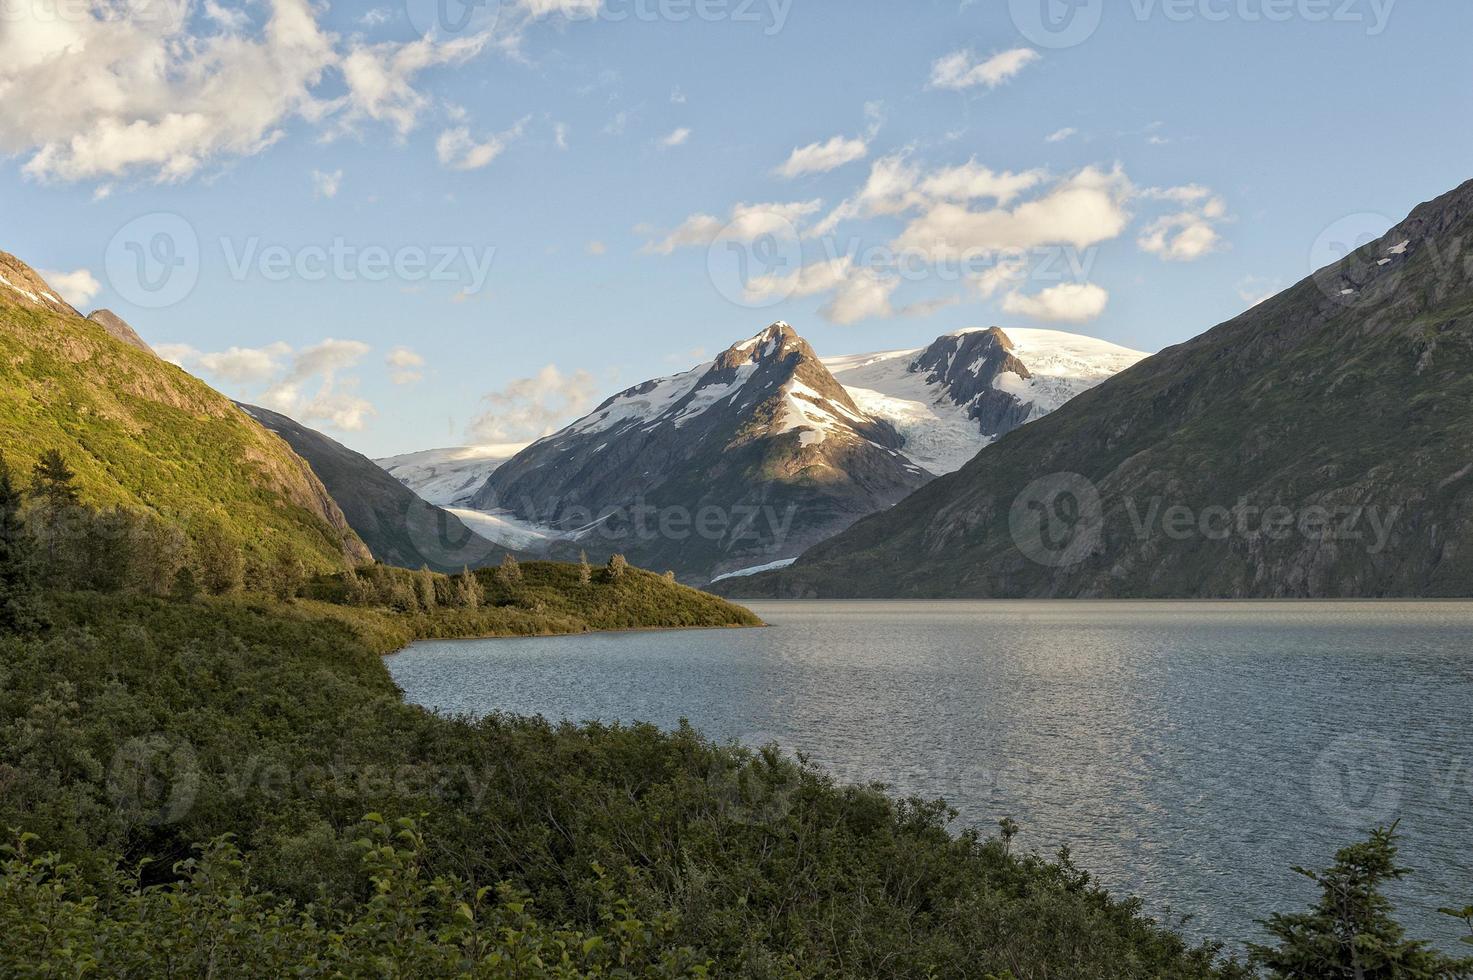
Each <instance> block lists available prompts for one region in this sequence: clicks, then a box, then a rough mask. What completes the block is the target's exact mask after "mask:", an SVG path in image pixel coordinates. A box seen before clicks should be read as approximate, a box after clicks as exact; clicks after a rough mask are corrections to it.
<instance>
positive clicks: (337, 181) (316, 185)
mask: <svg viewBox="0 0 1473 980" xmlns="http://www.w3.org/2000/svg"><path fill="white" fill-rule="evenodd" d="M342 186H343V172H342V171H341V170H334V171H333V172H332V173H326V172H324V171H321V170H314V171H312V195H313V196H314V197H337V196H338V189H339V188H341V187H342Z"/></svg>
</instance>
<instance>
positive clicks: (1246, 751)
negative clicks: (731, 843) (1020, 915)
mask: <svg viewBox="0 0 1473 980" xmlns="http://www.w3.org/2000/svg"><path fill="white" fill-rule="evenodd" d="M752 608H753V610H754V611H756V612H757V613H758V615H760V616H762V617H763V619H764V620H766V621H767V622H768V623H770V624H771V628H770V629H764V630H723V631H712V632H672V633H624V634H604V635H593V636H577V637H565V638H539V639H527V640H487V641H456V642H426V643H419V644H416V645H415V646H413V647H411V648H410V649H408V650H406V651H404V652H402V653H400V654H398V655H396V656H393V657H390V658H389V659H388V661H387V662H388V665H389V669H390V671H391V673H392V674H393V676H394V679H395V680H396V681H397V682H398V684H399V686H400V687H402V688H403V689H404V691H405V692H406V694H407V696H408V697H409V699H410V700H411V701H413V702H415V703H418V704H421V705H425V706H426V707H429V708H433V709H437V710H441V711H445V712H466V713H473V714H484V713H488V712H493V711H504V712H508V713H513V714H527V715H537V714H540V715H544V716H546V717H548V718H551V719H554V720H557V719H563V718H569V719H574V720H591V719H598V720H602V721H608V722H612V721H616V720H617V721H650V722H655V723H657V724H659V725H661V726H662V727H666V728H671V727H674V726H675V725H676V724H677V723H678V721H679V720H680V719H681V718H687V719H689V720H690V721H691V723H692V724H694V725H695V726H696V727H697V728H699V729H700V730H702V731H703V732H705V733H706V734H707V735H709V736H711V737H712V738H715V739H718V740H731V739H736V740H740V741H741V742H743V743H747V744H750V745H761V744H765V743H769V742H776V743H777V744H779V745H781V746H782V747H783V748H784V749H785V750H788V751H791V752H803V753H806V754H807V755H808V756H809V757H810V758H811V759H812V760H813V761H814V762H815V763H817V764H819V765H821V766H823V767H824V768H826V769H827V770H829V771H830V772H832V773H834V774H835V775H836V776H838V777H839V778H840V779H842V780H845V781H848V782H870V781H881V782H884V783H887V784H888V785H889V786H890V787H892V788H893V791H894V792H896V793H900V794H918V795H921V796H926V797H937V796H940V797H944V798H946V799H947V800H948V801H949V802H950V803H951V804H952V805H953V806H954V807H955V808H956V809H957V810H958V811H959V812H960V814H961V816H960V818H959V819H960V821H961V822H962V823H963V824H966V825H972V826H977V827H981V828H984V829H986V830H988V831H989V832H990V831H992V830H994V829H995V827H996V823H997V821H998V820H999V819H1001V818H1003V817H1011V818H1013V819H1014V820H1016V821H1018V822H1019V823H1020V824H1022V826H1023V833H1022V835H1021V837H1020V840H1021V842H1022V843H1023V845H1024V846H1026V847H1031V848H1035V849H1038V850H1040V851H1044V852H1052V851H1054V850H1055V849H1057V847H1058V846H1059V845H1061V844H1068V845H1069V846H1070V848H1071V849H1072V851H1073V853H1074V856H1075V859H1076V861H1077V862H1078V863H1079V864H1080V865H1081V866H1082V867H1084V868H1086V869H1089V870H1091V871H1092V872H1094V873H1095V874H1096V875H1097V877H1098V878H1099V879H1100V880H1102V881H1103V882H1104V883H1105V884H1107V885H1108V886H1109V887H1110V888H1111V889H1112V890H1114V891H1117V892H1119V893H1130V894H1135V895H1139V896H1141V897H1142V898H1143V899H1144V900H1145V901H1146V903H1147V906H1148V907H1149V909H1150V910H1151V911H1152V912H1153V913H1155V914H1156V915H1158V916H1159V917H1162V918H1174V917H1180V916H1190V917H1191V918H1190V920H1188V921H1187V923H1186V924H1185V927H1184V928H1185V930H1186V931H1187V932H1188V933H1190V934H1192V935H1193V936H1196V937H1199V938H1205V937H1215V938H1218V939H1221V940H1223V941H1225V942H1227V943H1228V944H1229V945H1230V946H1232V947H1234V948H1237V947H1239V946H1241V944H1242V943H1244V942H1246V941H1249V940H1251V939H1256V938H1261V935H1260V931H1259V929H1258V927H1257V926H1256V925H1255V921H1256V920H1257V919H1259V918H1261V917H1263V916H1264V915H1266V914H1267V913H1268V912H1270V911H1272V910H1275V909H1277V910H1297V909H1299V908H1301V907H1304V906H1306V905H1307V904H1308V903H1309V902H1310V901H1311V900H1312V899H1313V897H1314V896H1315V894H1316V892H1315V889H1314V887H1313V886H1312V885H1311V884H1310V883H1309V882H1307V881H1304V880H1302V879H1300V878H1299V877H1298V876H1297V875H1295V874H1294V873H1293V872H1292V871H1290V867H1291V866H1292V865H1296V864H1297V865H1305V866H1308V867H1311V868H1321V867H1325V866H1327V865H1328V864H1329V863H1330V860H1331V857H1332V854H1333V852H1334V850H1335V849H1336V848H1337V847H1340V846H1343V845H1344V844H1346V843H1349V842H1351V841H1352V840H1354V839H1356V838H1357V837H1358V836H1360V835H1362V834H1363V832H1364V831H1365V830H1366V829H1368V828H1369V827H1371V826H1373V825H1376V824H1379V823H1389V822H1390V821H1393V820H1400V822H1401V823H1400V832H1401V834H1402V835H1403V842H1402V844H1403V846H1402V852H1401V857H1402V859H1403V863H1404V864H1406V865H1408V866H1410V867H1412V868H1415V869H1416V870H1417V873H1416V875H1415V876H1413V877H1412V878H1411V879H1409V880H1408V881H1407V882H1405V883H1403V884H1402V885H1401V886H1399V887H1398V888H1397V889H1396V890H1395V891H1394V892H1393V894H1394V896H1395V898H1396V900H1397V903H1398V909H1399V911H1400V914H1401V918H1402V921H1403V922H1404V923H1405V924H1406V925H1407V926H1408V927H1409V928H1410V929H1411V930H1412V931H1413V934H1414V935H1417V936H1421V937H1426V938H1434V939H1436V940H1438V941H1439V943H1440V944H1444V945H1447V946H1448V947H1449V948H1453V947H1454V946H1455V940H1456V938H1457V936H1458V935H1459V930H1458V924H1457V923H1456V922H1454V921H1452V920H1451V919H1446V918H1445V917H1442V916H1439V915H1437V913H1436V909H1437V908H1438V907H1439V906H1445V905H1454V904H1455V905H1458V906H1460V907H1461V906H1463V905H1467V904H1470V903H1473V857H1470V855H1473V850H1470V848H1473V603H1134V602H1112V603H1086V602H936V603H931V602H915V603H911V602H846V603H765V604H763V603H759V604H754V605H753V606H752Z"/></svg>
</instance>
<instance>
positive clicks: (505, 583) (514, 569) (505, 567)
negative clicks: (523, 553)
mask: <svg viewBox="0 0 1473 980" xmlns="http://www.w3.org/2000/svg"><path fill="white" fill-rule="evenodd" d="M496 582H497V584H498V585H500V586H501V587H502V588H505V589H509V588H512V587H513V586H516V585H521V584H522V566H521V565H518V564H517V560H516V557H515V556H513V555H507V556H506V557H505V558H503V559H501V567H500V568H498V569H497V570H496Z"/></svg>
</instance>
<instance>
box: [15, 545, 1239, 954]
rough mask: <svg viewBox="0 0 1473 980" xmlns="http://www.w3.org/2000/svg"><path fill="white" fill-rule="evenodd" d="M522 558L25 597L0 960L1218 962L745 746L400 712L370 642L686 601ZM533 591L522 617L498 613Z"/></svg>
mask: <svg viewBox="0 0 1473 980" xmlns="http://www.w3.org/2000/svg"><path fill="white" fill-rule="evenodd" d="M390 574H392V575H394V576H395V577H397V576H398V575H400V574H402V575H404V576H412V575H414V574H416V573H409V572H402V571H401V572H395V573H390ZM523 574H524V581H523V583H522V585H521V586H520V590H521V591H520V593H519V594H518V595H516V596H513V595H511V594H509V593H506V592H504V591H501V590H500V589H499V587H497V586H496V585H495V584H494V583H490V584H488V585H487V594H488V601H489V602H490V603H493V605H489V606H488V607H486V608H485V609H481V610H468V609H465V610H457V609H443V608H442V609H439V610H438V611H437V612H436V613H435V614H434V615H431V614H428V613H423V612H418V613H413V614H403V615H394V614H391V613H389V612H386V611H385V610H384V609H382V608H368V607H353V606H347V605H340V604H332V603H326V602H322V601H315V600H305V601H297V602H294V603H289V604H279V603H275V602H272V601H270V600H267V599H255V598H252V599H242V598H232V597H223V598H222V597H209V596H201V597H200V598H198V599H196V600H195V601H193V602H188V603H185V602H174V601H168V600H164V599H156V598H148V597H138V596H128V595H111V596H110V595H100V594H95V593H94V594H88V595H78V596H75V597H68V596H65V595H58V596H56V597H54V606H55V608H54V610H53V618H54V620H55V625H54V626H53V628H52V630H51V631H50V632H49V633H48V634H43V635H36V636H31V637H20V636H14V635H11V636H4V637H0V781H3V782H4V785H5V787H6V791H5V792H4V793H3V794H0V827H13V828H16V829H17V831H18V832H19V833H20V834H34V835H37V837H38V838H39V840H32V839H30V838H25V840H26V841H27V842H28V843H26V844H24V848H25V851H24V853H19V852H16V853H13V854H12V855H11V861H10V863H8V864H6V866H5V868H4V872H3V875H4V878H3V881H0V890H3V891H4V894H5V895H7V896H10V898H8V899H7V900H6V901H3V902H0V906H5V907H6V908H19V909H21V911H19V912H10V911H3V912H0V915H13V916H14V921H15V922H16V923H17V924H18V925H17V928H19V929H21V931H20V932H17V933H16V934H15V938H14V940H13V941H9V945H8V946H7V948H10V949H14V950H17V951H18V952H15V953H14V954H9V953H7V954H5V955H13V956H14V957H15V958H16V959H15V962H39V961H37V960H35V959H31V960H23V959H22V957H25V956H37V955H42V956H44V955H50V953H51V951H52V950H56V951H58V952H56V955H57V956H71V955H75V956H77V957H79V958H83V959H85V958H87V957H91V958H93V959H95V960H96V961H97V962H98V963H99V964H100V966H99V969H101V970H102V971H103V972H107V973H122V974H127V973H129V972H130V971H131V972H133V973H135V974H137V973H150V972H157V967H158V964H160V963H166V962H167V963H173V964H178V966H177V969H175V972H184V973H199V972H204V971H203V970H201V969H200V968H199V965H200V964H201V963H204V962H207V960H206V959H203V957H207V956H208V955H214V956H217V957H221V959H219V960H218V961H217V962H218V963H219V964H220V966H219V967H218V968H217V972H227V973H231V972H233V973H237V974H239V973H255V972H262V973H284V972H294V971H295V972H302V973H325V972H332V971H338V972H341V973H344V974H347V975H362V974H364V973H374V974H376V975H394V974H396V973H397V974H399V975H406V974H409V973H413V974H415V975H418V974H420V973H424V974H427V975H446V974H449V973H454V972H456V971H461V970H465V971H467V972H474V971H472V969H471V968H470V967H469V966H467V964H468V963H470V962H472V961H474V962H475V963H476V964H479V965H477V966H475V968H474V970H475V971H480V972H482V973H483V974H489V975H495V976H515V975H518V972H517V971H518V970H520V971H521V973H520V975H525V976H543V975H554V976H555V975H560V974H558V973H557V972H555V971H556V970H558V969H566V970H569V971H577V970H582V971H584V972H583V974H579V973H577V972H568V973H565V974H562V975H588V974H593V975H600V974H598V972H597V971H599V970H604V971H605V974H606V975H614V976H620V975H623V976H633V975H638V976H645V975H661V974H660V973H659V972H658V971H660V970H665V971H666V975H690V974H693V973H694V974H697V975H698V974H699V971H700V969H701V968H702V966H703V965H704V964H705V963H706V961H707V960H709V961H711V962H712V964H713V965H712V967H711V972H712V973H713V974H715V975H742V976H753V977H789V976H886V977H927V976H960V975H972V976H985V975H987V974H988V973H993V974H997V975H999V976H1002V975H1006V974H1007V973H1009V972H1011V973H1012V974H1013V975H1014V976H1017V977H1029V976H1049V977H1061V978H1071V977H1073V978H1091V980H1093V978H1098V977H1104V978H1112V977H1120V978H1127V977H1129V978H1132V980H1133V978H1137V977H1171V978H1191V977H1218V976H1239V975H1241V970H1240V969H1239V968H1236V967H1232V966H1224V965H1221V964H1218V963H1215V962H1214V960H1215V951H1214V949H1212V948H1210V947H1209V948H1202V949H1194V948H1191V947H1189V946H1188V944H1186V943H1185V942H1184V941H1183V940H1182V939H1180V938H1179V937H1177V936H1176V935H1174V934H1172V933H1171V932H1169V931H1167V930H1164V929H1162V928H1159V927H1158V926H1156V925H1155V924H1153V923H1152V922H1150V921H1149V920H1148V919H1146V918H1145V917H1144V916H1143V915H1142V914H1141V912H1140V909H1139V906H1138V905H1137V904H1135V903H1133V902H1119V901H1115V900H1113V899H1111V898H1110V897H1109V896H1108V895H1107V894H1106V893H1105V892H1104V891H1102V890H1101V889H1100V888H1099V887H1097V886H1096V885H1095V884H1094V882H1093V881H1092V880H1091V879H1090V878H1089V876H1088V875H1086V874H1084V873H1082V872H1080V871H1078V870H1077V869H1076V868H1074V867H1073V865H1072V864H1071V863H1070V862H1069V861H1068V860H1067V857H1063V858H1061V859H1060V860H1057V861H1048V860H1044V859H1043V858H1040V857H1038V856H1034V855H1029V856H1025V857H1022V858H1019V857H1016V856H1013V855H1011V854H1010V853H1009V851H1008V848H1007V847H1006V845H1005V844H1004V843H1003V842H1001V841H993V840H986V839H983V838H982V837H981V836H980V835H978V834H977V833H975V832H963V833H960V834H954V833H952V832H950V827H949V823H950V820H951V819H952V818H953V816H954V815H953V813H952V812H951V811H949V810H948V809H947V808H946V807H945V806H944V805H942V804H939V803H931V802H923V801H920V800H893V799H890V798H888V797H887V796H886V795H885V794H884V793H883V792H882V791H881V790H880V789H879V788H877V787H845V786H839V785H836V784H835V783H834V782H833V781H832V780H831V779H830V778H829V777H827V776H826V775H824V774H823V773H821V772H819V771H817V770H815V769H814V768H812V767H810V766H808V765H807V764H805V763H803V762H802V761H799V760H792V759H789V758H787V757H785V756H783V755H782V754H780V753H779V752H778V751H777V750H776V749H766V750H763V751H758V752H754V751H751V750H747V749H744V748H740V747H735V746H716V745H712V744H710V743H709V742H706V741H704V740H703V739H701V738H700V737H699V736H698V735H697V734H696V733H695V732H694V731H692V730H690V729H689V728H685V727H683V728H681V729H679V730H677V731H675V732H661V731H659V730H657V729H655V728H653V727H651V726H645V725H637V726H633V727H621V726H603V725H584V726H574V725H570V724H562V725H552V724H550V723H548V722H546V721H543V720H540V719H525V718H509V717H503V716H498V715H493V716H491V717H486V718H481V719H469V718H447V717H439V716H435V715H431V714H429V713H426V712H424V711H422V710H420V709H417V708H414V707H411V706H409V705H407V704H405V703H404V702H403V701H402V699H401V698H400V697H399V694H398V692H397V691H396V690H395V688H394V685H393V683H392V682H391V680H390V678H389V676H388V673H387V671H386V670H385V668H384V666H383V664H382V661H381V659H380V657H381V655H382V654H385V653H388V652H391V651H392V650H394V649H396V648H398V647H399V646H400V645H402V644H403V643H404V642H406V641H407V640H409V639H412V638H413V637H415V636H418V635H424V631H426V630H429V629H431V628H433V629H436V630H441V631H444V632H446V633H448V632H449V631H450V630H451V629H452V628H454V627H455V626H456V625H457V624H461V622H462V621H461V620H460V617H467V618H466V619H465V621H464V622H465V623H473V624H474V627H475V629H477V630H479V629H481V628H483V627H484V626H485V622H484V621H482V620H480V619H479V618H477V617H480V616H482V615H484V614H494V615H496V616H505V617H516V618H515V620H511V622H513V623H514V624H515V625H519V626H524V627H525V628H526V629H528V630H529V631H535V630H539V629H544V630H545V629H551V628H554V627H555V621H553V620H550V619H549V618H547V617H554V616H558V617H560V616H564V615H567V614H568V613H569V612H571V611H575V610H578V611H581V612H582V613H583V614H585V616H587V617H588V618H583V619H580V620H579V621H578V622H579V624H580V625H590V626H591V625H593V624H596V623H601V622H602V623H607V622H608V621H609V620H617V619H618V618H620V617H621V616H624V615H628V612H627V611H623V612H621V611H620V607H621V604H623V603H628V604H629V605H630V606H632V608H634V609H636V610H637V609H639V608H640V604H641V603H644V602H648V603H655V602H667V603H668V602H669V601H670V600H671V598H672V596H674V597H679V596H681V595H683V594H684V593H688V592H690V590H683V591H682V590H680V587H679V586H673V585H671V584H669V583H667V582H665V581H664V580H663V579H662V578H660V577H659V576H657V575H652V574H649V573H646V572H640V571H636V570H633V569H631V570H630V571H629V572H628V573H626V575H625V576H624V578H623V579H622V580H621V581H619V582H617V583H615V582H612V581H610V580H608V579H607V578H606V577H604V576H603V575H602V574H600V576H599V578H598V580H597V581H595V582H594V583H593V584H592V586H591V587H589V586H582V585H580V584H579V583H578V575H579V573H578V569H577V568H576V566H547V565H541V564H528V565H525V566H524V567H523ZM485 577H487V578H490V577H492V573H491V572H490V571H488V572H487V573H486V576H485ZM342 588H344V589H346V588H347V586H346V584H344V585H342ZM560 592H563V593H567V594H568V595H569V597H566V598H562V599H557V598H556V596H557V594H558V593H560ZM539 595H540V596H545V597H547V598H546V599H545V600H544V601H546V602H547V603H548V606H549V613H548V614H547V617H542V618H539V617H538V616H536V615H535V614H533V613H531V612H530V611H529V610H528V608H527V607H526V605H525V603H526V602H527V601H528V600H529V599H530V598H531V597H532V596H539ZM692 595H699V593H692ZM642 597H646V598H642ZM662 597H663V598H662ZM509 601H510V602H514V603H521V604H522V605H514V606H504V605H495V604H497V603H505V602H509ZM693 601H694V600H693ZM713 601H714V600H713ZM365 813H379V814H385V815H387V816H388V817H389V818H390V819H389V820H388V821H387V822H385V823H384V824H382V825H380V826H382V827H383V828H387V830H386V833H387V838H388V839H385V838H384V836H383V834H378V833H375V832H372V831H371V832H369V833H367V834H365V833H364V831H363V829H362V827H361V823H360V822H361V819H362V815H363V814H365ZM399 816H407V817H412V818H413V819H414V821H415V823H414V825H413V826H412V827H410V826H408V825H400V824H398V823H396V822H394V819H392V818H396V817H399ZM231 835H233V836H231ZM406 835H407V836H406ZM222 838H225V839H226V840H225V841H224V842H223V843H222V841H221V839H222ZM365 839H366V840H368V841H369V843H370V845H371V846H370V847H369V848H367V849H365V848H364V846H363V844H362V841H363V840H365ZM202 841H215V842H216V843H215V844H212V845H209V846H207V847H206V848H205V850H204V852H203V853H202V854H199V853H198V852H197V851H196V850H195V847H194V845H195V844H196V843H197V842H202ZM385 848H388V850H387V851H386V850H385ZM232 849H233V850H232ZM365 854H367V855H369V862H368V863H365ZM36 855H41V856H40V857H37V856H36ZM48 855H54V856H48ZM192 855H198V856H194V857H192ZM191 859H192V860H194V861H195V862H196V863H195V864H188V863H184V864H181V863H180V862H188V861H190V860H191ZM37 861H40V862H41V864H40V865H37V864H36V862H37ZM63 868H64V869H65V870H63ZM120 868H122V869H129V870H128V871H126V872H124V873H123V874H122V875H120V872H119V869H120ZM124 878H126V880H124ZM503 885H505V887H502V886H503ZM139 886H141V887H139ZM488 887H490V888H492V889H493V891H492V892H486V891H483V890H484V889H486V888H488ZM497 889H499V890H497ZM462 905H463V906H466V907H468V908H469V910H470V913H471V916H470V918H471V919H472V920H474V923H475V925H474V926H472V925H470V924H469V923H468V921H467V920H466V916H465V915H464V914H463V913H464V911H465V910H464V909H462V908H461V906H462ZM43 921H45V922H51V923H53V924H54V928H55V930H56V931H55V932H52V933H46V934H45V935H40V934H38V929H37V927H36V925H35V924H36V923H38V922H43ZM27 922H29V923H31V925H30V926H28V927H27V926H24V925H23V924H24V923H27ZM67 923H70V925H67ZM8 924H9V923H8V922H7V923H5V924H3V925H8ZM91 936H101V937H103V939H104V940H105V941H106V947H107V948H106V949H103V948H101V945H102V941H101V940H99V941H96V942H94V941H90V940H89V939H88V937H91ZM68 937H70V938H68ZM524 937H525V938H524ZM47 944H51V945H49V946H48V945H47ZM147 949H157V950H159V951H160V952H159V953H158V954H157V955H158V956H166V955H167V956H169V957H172V959H169V960H167V961H165V960H162V959H158V960H155V961H154V962H153V963H152V964H150V963H145V962H144V961H143V960H142V957H143V956H144V955H145V954H144V953H143V952H142V951H143V950H147ZM614 950H617V951H618V952H617V953H615V952H612V951H614ZM691 950H694V951H695V952H694V953H691V952H690V951H691ZM497 955H500V956H503V957H516V956H523V955H525V956H531V957H536V958H539V959H541V960H542V962H543V966H541V967H532V966H529V965H523V966H517V967H513V966H512V965H510V964H511V963H512V962H514V961H513V960H506V959H503V960H501V961H499V962H500V964H501V965H490V964H492V963H494V962H498V961H494V960H490V959H487V958H488V957H494V956H497ZM109 957H111V958H109ZM129 957H133V959H129ZM411 959H413V960H414V964H413V965H412V966H406V965H405V964H408V963H410V962H411ZM78 962H79V963H80V962H82V960H81V959H79V961H78ZM88 962H90V960H89V961H88ZM515 962H522V961H515ZM526 962H528V963H530V962H531V961H530V960H527V961H526ZM421 964H423V965H422V966H421ZM547 964H557V965H556V966H555V967H549V966H547ZM5 965H7V966H8V965H9V964H5ZM621 970H622V971H623V972H622V973H621V972H619V971H621ZM0 972H3V971H0Z"/></svg>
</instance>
